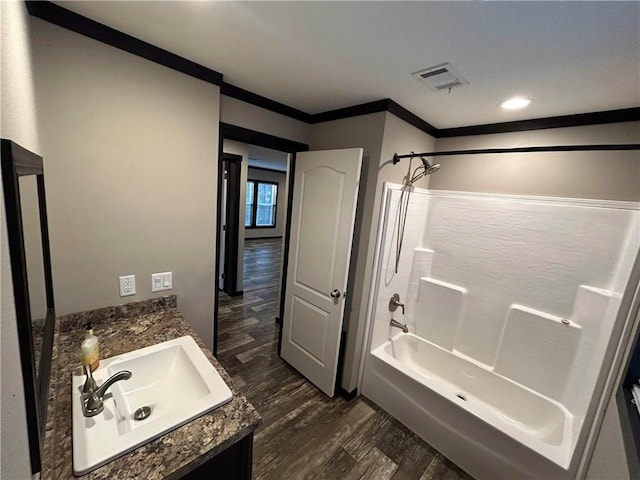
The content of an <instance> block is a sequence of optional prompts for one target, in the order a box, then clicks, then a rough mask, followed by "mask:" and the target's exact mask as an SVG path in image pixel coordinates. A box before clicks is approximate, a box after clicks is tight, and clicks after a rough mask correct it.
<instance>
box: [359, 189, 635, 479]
mask: <svg viewBox="0 0 640 480" xmlns="http://www.w3.org/2000/svg"><path fill="white" fill-rule="evenodd" d="M401 188H402V187H401V186H400V185H394V184H386V185H385V190H384V195H385V198H384V201H383V203H382V205H383V206H382V212H381V225H382V227H381V229H380V233H379V238H378V253H377V258H376V265H375V273H374V278H373V285H372V291H374V295H372V300H371V303H370V306H369V320H368V328H369V330H368V339H369V344H368V348H367V349H365V354H364V357H365V358H364V360H365V361H364V365H365V366H364V370H363V375H362V383H361V391H362V393H363V394H364V395H365V396H367V397H369V398H371V399H372V400H373V401H375V402H376V403H378V404H379V405H380V406H382V407H383V408H385V409H386V410H388V411H389V412H390V413H391V414H393V415H394V416H396V417H397V418H398V419H400V420H401V421H402V422H403V423H405V424H406V425H407V426H408V427H410V428H411V429H413V430H414V431H415V432H416V433H418V434H419V435H420V436H421V437H423V438H424V439H425V440H426V441H428V442H429V443H431V444H432V445H434V446H435V447H436V448H437V449H439V450H440V451H441V452H442V453H443V454H445V455H446V456H448V457H449V458H451V459H452V460H453V461H454V462H456V463H457V464H458V465H460V466H461V467H462V468H464V469H465V470H467V471H468V472H469V473H471V474H472V475H474V476H476V477H478V478H514V477H516V478H573V477H574V476H575V472H576V470H577V465H578V462H579V460H580V456H581V455H580V454H581V451H582V450H583V449H584V443H585V440H586V434H587V433H588V432H587V430H588V429H587V428H584V426H585V425H587V424H589V423H591V422H592V418H591V417H592V416H593V402H592V400H593V399H594V398H595V397H596V396H598V395H599V390H598V389H597V388H596V386H597V385H598V384H599V381H601V380H602V378H601V373H602V372H605V370H606V369H605V366H606V365H605V358H606V357H607V355H606V354H607V352H608V351H609V350H610V349H612V348H614V346H615V345H614V344H615V338H614V337H615V333H616V332H619V331H620V329H621V324H622V323H623V322H624V321H625V318H624V315H620V316H618V310H619V306H620V302H621V299H622V294H623V292H624V291H625V287H626V283H627V281H628V278H629V276H630V273H631V269H632V268H633V265H634V261H635V260H636V256H637V255H638V250H639V246H640V210H639V208H640V206H639V205H638V204H636V203H629V202H612V201H599V200H582V199H564V198H547V197H545V198H541V197H525V196H511V195H509V196H507V195H489V194H474V193H461V192H442V191H429V190H423V189H417V188H416V189H414V190H412V193H411V197H410V201H409V209H408V213H407V219H406V225H405V231H404V240H403V242H402V253H401V256H400V263H399V268H398V273H395V258H396V243H397V242H396V241H397V239H396V236H397V230H398V225H397V221H398V219H397V216H396V213H397V208H398V203H399V199H400V191H401ZM394 293H399V294H400V299H401V300H400V301H401V302H403V303H406V308H405V314H404V315H402V311H401V310H400V309H397V310H396V311H395V312H393V313H391V312H389V308H388V306H389V299H390V297H391V296H392V295H393V294H394ZM391 318H395V319H396V320H398V321H400V322H402V323H406V324H407V326H408V328H409V333H407V334H404V333H402V332H401V331H400V330H399V329H397V328H392V327H391V326H390V325H389V322H390V319H391ZM576 452H580V454H577V455H576Z"/></svg>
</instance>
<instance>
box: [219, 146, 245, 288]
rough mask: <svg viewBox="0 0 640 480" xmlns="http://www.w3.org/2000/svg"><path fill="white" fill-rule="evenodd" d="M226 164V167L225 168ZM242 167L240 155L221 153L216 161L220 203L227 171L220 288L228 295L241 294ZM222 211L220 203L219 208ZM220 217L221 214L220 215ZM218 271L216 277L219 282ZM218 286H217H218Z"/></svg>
mask: <svg viewBox="0 0 640 480" xmlns="http://www.w3.org/2000/svg"><path fill="white" fill-rule="evenodd" d="M225 164H226V169H225ZM241 169H242V156H241V155H235V154H233V153H225V152H223V153H222V157H221V158H220V161H219V162H218V201H219V202H220V203H222V198H221V197H222V195H221V192H222V182H223V181H224V179H223V175H224V172H225V170H226V171H227V173H228V175H227V189H226V195H227V199H226V202H224V203H225V210H226V214H225V220H226V228H225V242H224V273H223V274H224V279H223V280H224V281H223V282H222V284H223V288H222V290H223V291H224V292H225V293H226V294H227V295H229V296H231V297H233V296H236V295H242V290H238V237H239V232H240V177H241ZM220 213H222V205H221V208H220ZM220 218H222V215H220ZM220 218H219V219H218V222H217V223H218V234H219V233H220V232H221V229H220V227H222V225H221V222H220ZM216 258H217V262H218V263H217V265H218V270H219V269H220V267H219V265H220V252H219V251H218V254H217V256H216ZM219 276H220V272H218V273H217V275H216V278H217V279H218V284H219ZM218 288H219V287H218Z"/></svg>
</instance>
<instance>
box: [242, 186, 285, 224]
mask: <svg viewBox="0 0 640 480" xmlns="http://www.w3.org/2000/svg"><path fill="white" fill-rule="evenodd" d="M277 198H278V184H277V183H272V182H263V181H260V180H249V181H248V182H247V199H246V212H245V217H244V226H245V227H247V228H265V227H266V228H269V227H271V228H273V227H275V226H276V200H277Z"/></svg>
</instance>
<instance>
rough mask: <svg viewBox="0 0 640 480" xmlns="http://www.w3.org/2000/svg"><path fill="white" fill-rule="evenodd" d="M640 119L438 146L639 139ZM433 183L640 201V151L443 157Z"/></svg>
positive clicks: (482, 189)
mask: <svg viewBox="0 0 640 480" xmlns="http://www.w3.org/2000/svg"><path fill="white" fill-rule="evenodd" d="M639 142H640V122H627V123H614V124H607V125H590V126H585V127H569V128H552V129H547V130H534V131H528V132H514V133H505V134H494V135H478V136H470V137H457V138H440V139H438V141H437V144H436V147H437V150H440V151H444V150H460V149H471V148H499V147H525V146H536V145H540V146H543V145H586V144H589V145H591V144H607V143H639ZM437 161H438V162H439V163H440V164H441V165H442V168H441V170H440V172H438V175H434V176H433V179H432V182H431V188H434V189H441V190H465V191H472V192H494V193H509V194H521V195H541V196H554V197H577V198H598V199H610V200H629V201H640V154H639V153H638V151H637V150H635V151H627V152H621V151H620V152H613V151H612V152H557V153H522V154H500V155H466V156H452V157H440V158H438V159H437Z"/></svg>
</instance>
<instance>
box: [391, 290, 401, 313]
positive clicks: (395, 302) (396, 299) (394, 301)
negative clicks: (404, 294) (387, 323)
mask: <svg viewBox="0 0 640 480" xmlns="http://www.w3.org/2000/svg"><path fill="white" fill-rule="evenodd" d="M398 307H400V308H401V309H402V315H404V303H400V295H398V294H397V293H394V294H393V296H392V297H391V298H390V299H389V311H390V312H395V311H396V310H397V309H398Z"/></svg>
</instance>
